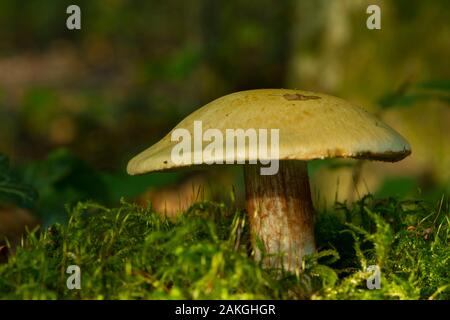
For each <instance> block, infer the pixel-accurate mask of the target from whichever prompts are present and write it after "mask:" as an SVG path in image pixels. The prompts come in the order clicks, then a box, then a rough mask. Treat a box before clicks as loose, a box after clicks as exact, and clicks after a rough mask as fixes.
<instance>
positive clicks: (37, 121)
mask: <svg viewBox="0 0 450 320" xmlns="http://www.w3.org/2000/svg"><path fill="white" fill-rule="evenodd" d="M70 4H77V5H79V6H80V8H81V25H82V29H81V30H73V31H71V30H68V29H67V28H66V19H67V17H68V14H66V8H67V7H68V6H69V5H70ZM370 4H378V5H379V6H380V7H381V19H382V20H381V21H382V24H381V26H382V28H381V30H368V29H367V28H366V19H367V17H368V14H366V8H367V6H368V5H370ZM449 12H450V2H449V1H446V0H435V1H433V2H432V3H430V2H426V1H419V0H413V1H411V0H395V1H372V0H370V1H368V0H367V1H366V0H361V1H357V0H333V1H330V0H304V1H300V0H298V1H295V0H286V1H275V0H272V1H269V0H259V1H231V0H229V1H213V0H192V1H181V0H168V1H149V0H147V1H125V0H102V1H92V0H91V1H87V0H86V1H65V0H27V1H16V0H2V1H1V2H0V153H2V154H4V155H5V156H3V157H2V158H1V159H0V160H1V161H0V169H1V175H0V190H1V192H3V193H1V192H0V194H2V195H0V203H1V204H2V208H3V209H1V210H0V225H1V224H2V222H1V221H2V220H1V219H3V232H6V231H5V229H6V227H5V226H6V225H7V223H6V222H5V221H7V220H8V218H5V217H7V216H8V215H11V214H14V215H16V216H19V215H21V214H22V215H26V214H27V213H31V215H32V216H34V217H37V219H38V220H37V221H39V222H43V223H44V224H49V223H52V222H54V221H61V220H64V218H65V209H64V205H65V204H70V203H73V202H75V201H78V200H87V199H92V200H95V201H98V202H101V203H105V204H108V205H113V204H116V203H118V201H119V200H120V198H121V197H122V196H123V197H125V198H126V199H128V200H130V201H131V200H136V201H138V202H139V203H142V204H145V203H146V202H147V201H148V200H150V201H152V202H153V203H154V205H155V206H156V207H157V208H158V209H159V210H167V212H170V211H176V210H177V208H180V207H183V206H186V205H188V204H189V203H191V202H192V201H193V200H195V199H198V198H199V197H201V198H203V197H207V198H212V199H219V200H225V201H231V200H230V198H231V199H232V198H233V197H234V196H235V197H236V199H237V200H236V201H237V202H238V204H239V203H241V202H242V191H243V190H242V179H241V178H242V177H241V172H240V171H239V169H237V168H230V167H226V168H225V167H222V168H221V169H220V170H211V169H210V170H202V171H195V172H192V171H188V172H184V171H182V172H178V173H160V174H152V175H147V176H141V177H128V176H127V175H126V174H125V166H126V163H127V161H128V160H129V159H130V158H131V157H132V156H133V155H135V154H136V153H138V152H140V151H142V150H143V149H144V148H146V147H148V146H150V145H151V144H152V143H154V142H156V141H157V140H159V139H160V138H162V137H163V136H164V135H165V134H166V133H167V132H168V131H169V130H170V129H171V128H172V127H173V126H175V125H176V124H177V123H178V122H179V121H180V120H182V119H183V118H184V117H185V116H187V115H188V114H189V113H191V112H192V111H193V110H195V109H197V108H198V107H200V106H202V105H203V104H205V103H207V102H209V101H211V100H212V99H215V98H217V97H220V96H222V95H225V94H228V93H231V92H233V91H238V90H245V89H253V88H268V87H274V88H279V87H285V88H298V89H303V90H312V91H323V92H327V93H329V94H333V95H336V96H340V97H342V98H344V99H346V100H349V101H352V102H354V103H357V104H359V105H362V106H364V107H365V108H366V109H367V110H369V111H371V112H373V113H376V114H378V116H379V117H381V118H382V119H383V120H384V121H385V122H387V123H388V124H389V125H391V126H392V127H394V128H395V129H396V130H397V131H399V132H400V133H401V134H402V135H404V136H405V137H406V138H407V139H408V140H409V141H410V143H411V145H412V149H413V153H412V155H411V156H410V157H408V158H407V159H405V160H403V161H401V162H399V163H395V164H391V163H378V162H359V161H343V160H341V161H316V162H313V163H311V166H310V173H311V179H312V192H313V198H314V201H315V204H316V206H318V207H320V206H323V207H326V206H329V205H332V204H333V203H334V201H335V200H338V201H345V200H347V201H349V202H351V201H353V200H355V199H358V198H360V197H362V196H363V195H364V194H366V193H369V192H370V193H373V194H375V195H376V196H380V197H388V196H395V197H400V198H407V197H412V198H425V199H429V200H430V201H437V200H439V199H440V198H441V197H442V196H443V195H445V194H447V195H448V194H449V193H450V183H449V181H450V179H449V175H450V174H449V168H450V143H449V141H450V130H449V126H450V109H449V101H450V67H449V56H450V30H449V23H448V13H449ZM8 158H9V162H8ZM212 181H214V182H212ZM24 210H25V211H24ZM2 217H3V218H2ZM27 219H28V218H27ZM27 224H28V225H30V223H28V222H27ZM31 225H32V224H31ZM10 229H11V228H10ZM1 232H2V227H1V226H0V233H1Z"/></svg>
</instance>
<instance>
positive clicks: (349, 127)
mask: <svg viewBox="0 0 450 320" xmlns="http://www.w3.org/2000/svg"><path fill="white" fill-rule="evenodd" d="M194 121H202V126H203V132H204V131H205V130H207V129H210V128H214V129H218V130H220V132H222V134H223V136H224V137H225V130H226V129H243V130H247V129H256V130H258V129H268V131H269V132H270V129H279V158H278V160H294V159H295V160H305V161H306V160H313V159H324V158H335V157H341V158H364V159H373V160H381V161H390V162H395V161H399V160H401V159H403V158H404V157H406V156H408V155H409V154H410V153H411V148H410V145H409V143H408V142H407V141H406V140H405V138H403V137H402V136H401V135H400V134H399V133H397V132H396V131H395V130H394V129H392V128H391V127H389V126H388V125H387V124H385V123H383V122H382V121H381V120H379V119H378V118H376V117H375V116H374V115H372V114H370V113H368V112H366V111H365V110H363V109H362V108H360V107H358V106H355V105H353V104H351V103H349V102H347V101H345V100H343V99H340V98H337V97H333V96H330V95H326V94H323V93H315V92H307V91H301V90H289V89H258V90H248V91H241V92H236V93H232V94H229V95H226V96H223V97H221V98H218V99H216V100H214V101H212V102H210V103H208V104H207V105H205V106H203V107H201V108H200V109H198V110H196V111H194V112H193V113H191V114H190V115H189V116H187V117H186V118H185V119H184V120H182V121H181V122H180V123H179V124H178V125H177V126H176V127H175V128H173V129H172V130H171V131H170V132H169V133H168V134H167V135H166V136H165V137H164V138H162V139H161V140H160V141H159V142H157V143H155V144H154V145H153V146H151V147H150V148H148V149H146V150H144V151H143V152H141V153H140V154H138V155H137V156H135V157H134V158H133V159H131V160H130V162H129V163H128V166H127V171H128V173H129V174H132V175H134V174H143V173H147V172H153V171H162V170H168V169H174V168H177V167H186V166H190V165H193V164H177V163H174V162H173V161H172V160H171V152H172V149H173V147H174V146H175V145H177V144H178V141H171V134H172V132H173V131H174V130H175V129H179V128H183V129H187V130H188V131H189V132H190V133H191V135H192V136H194V132H193V127H194ZM269 136H270V133H269ZM269 139H270V137H269ZM224 143H225V141H224ZM206 144H207V143H206V142H205V143H204V144H203V146H205V145H206ZM247 147H248V145H247ZM192 150H194V149H193V148H192ZM193 152H194V151H193ZM237 152H239V150H237ZM245 157H246V159H245V160H255V159H251V155H250V154H247V153H245ZM203 160H204V162H203V163H206V162H205V161H206V160H207V159H203ZM223 160H225V159H223Z"/></svg>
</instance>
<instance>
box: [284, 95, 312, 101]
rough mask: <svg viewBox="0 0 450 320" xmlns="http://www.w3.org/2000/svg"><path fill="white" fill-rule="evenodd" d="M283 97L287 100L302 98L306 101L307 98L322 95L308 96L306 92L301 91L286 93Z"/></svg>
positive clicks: (301, 99)
mask: <svg viewBox="0 0 450 320" xmlns="http://www.w3.org/2000/svg"><path fill="white" fill-rule="evenodd" d="M283 98H285V99H286V100H289V101H291V100H300V101H305V100H316V99H320V97H318V96H306V95H304V94H300V93H286V94H283Z"/></svg>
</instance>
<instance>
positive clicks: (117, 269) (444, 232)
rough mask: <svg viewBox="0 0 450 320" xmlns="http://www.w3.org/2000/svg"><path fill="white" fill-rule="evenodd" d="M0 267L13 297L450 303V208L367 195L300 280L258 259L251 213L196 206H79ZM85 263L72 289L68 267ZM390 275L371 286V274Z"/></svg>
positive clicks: (323, 225) (2, 292)
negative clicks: (169, 213) (172, 211)
mask: <svg viewBox="0 0 450 320" xmlns="http://www.w3.org/2000/svg"><path fill="white" fill-rule="evenodd" d="M68 212H69V215H70V220H69V222H68V223H67V224H65V225H60V224H56V225H53V226H51V227H49V228H48V229H47V230H45V231H43V232H41V233H39V234H37V233H30V234H29V235H28V236H27V237H26V239H25V241H24V242H23V244H22V246H20V247H19V248H17V251H16V254H15V255H14V256H12V257H10V260H9V262H8V263H6V264H3V265H0V298H3V299H22V298H25V299H80V298H81V299H271V298H272V299H305V298H313V299H428V298H434V299H450V287H449V284H448V283H449V278H450V277H449V257H450V249H449V246H448V240H449V230H450V229H449V224H450V221H449V210H448V204H444V202H443V201H442V202H440V203H439V204H438V206H437V207H436V208H435V207H433V206H429V205H427V204H425V203H422V202H416V201H397V200H395V199H383V200H375V199H373V198H372V197H366V198H364V199H362V200H361V201H359V202H357V203H355V204H354V205H353V207H352V209H347V208H346V207H345V206H344V205H342V204H338V205H337V206H336V209H335V210H333V211H332V212H322V213H320V214H319V217H318V222H317V230H316V234H317V238H318V244H319V252H318V253H316V254H314V255H312V256H309V257H308V258H307V259H306V261H305V263H304V270H303V271H302V272H298V273H297V274H292V273H286V272H280V271H279V270H265V269H263V268H262V267H261V266H260V265H259V264H258V263H256V262H254V261H253V260H252V258H251V249H250V246H249V237H248V229H247V221H246V218H245V213H244V212H241V211H237V212H236V211H235V210H232V209H230V208H227V207H225V206H224V205H221V204H216V203H209V202H204V203H198V204H196V205H194V206H192V207H191V208H190V209H189V210H188V211H187V212H185V213H184V214H183V215H181V216H179V217H178V218H177V219H176V220H168V219H166V218H164V217H161V216H160V215H159V214H157V213H155V212H154V211H153V210H152V209H151V208H139V207H136V206H134V205H131V204H127V203H123V204H122V205H121V206H120V207H118V208H105V207H102V206H100V205H97V204H95V203H79V204H78V205H76V206H75V207H73V208H70V209H69V210H68ZM73 264H75V265H78V266H80V268H81V286H82V288H81V290H68V289H67V287H66V281H67V277H68V276H69V275H68V274H66V268H67V267H68V266H69V265H73ZM371 264H376V265H378V266H379V267H380V268H381V289H379V290H368V289H367V288H366V279H367V277H368V276H369V273H368V272H366V271H365V270H366V267H367V266H368V265H371Z"/></svg>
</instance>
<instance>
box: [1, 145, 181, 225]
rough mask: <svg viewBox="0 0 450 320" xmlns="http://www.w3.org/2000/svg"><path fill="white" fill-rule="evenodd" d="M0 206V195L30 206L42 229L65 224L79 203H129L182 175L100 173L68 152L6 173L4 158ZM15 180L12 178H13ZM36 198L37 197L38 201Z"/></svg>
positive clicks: (56, 153)
mask: <svg viewBox="0 0 450 320" xmlns="http://www.w3.org/2000/svg"><path fill="white" fill-rule="evenodd" d="M0 160H1V161H0V173H1V178H0V179H1V180H0V188H1V191H2V192H1V193H0V203H3V202H4V201H3V195H4V196H5V197H8V199H10V200H11V201H13V200H16V201H15V202H14V204H15V205H18V206H25V207H29V206H30V205H33V209H34V211H35V213H36V215H37V216H38V217H39V218H40V219H41V220H42V222H43V223H44V225H48V224H50V223H53V222H64V221H66V218H67V215H66V210H65V206H66V205H73V204H75V203H77V202H78V201H87V200H92V201H97V202H99V203H102V204H104V205H114V204H117V203H119V200H120V199H121V198H122V197H124V198H125V199H132V198H134V197H136V196H138V195H140V194H142V193H143V192H145V191H146V190H147V189H148V187H149V186H150V185H151V186H155V187H161V186H164V185H167V184H169V183H173V182H175V181H177V180H178V179H179V177H180V176H181V175H182V173H172V174H154V175H146V176H137V177H131V176H129V175H127V174H126V173H125V172H124V171H119V172H112V171H109V172H102V171H98V170H96V169H94V168H93V167H92V166H90V165H89V164H88V163H87V162H85V161H83V160H82V159H80V158H79V157H77V156H75V155H74V154H73V153H72V152H71V151H69V150H67V149H57V150H55V151H53V152H51V153H50V154H49V155H48V157H47V158H46V159H44V160H41V161H30V162H25V163H23V164H21V165H20V166H18V167H16V168H13V169H8V166H7V158H6V157H5V156H1V158H0ZM15 176H16V177H17V178H13V177H15ZM38 195H39V197H38Z"/></svg>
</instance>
